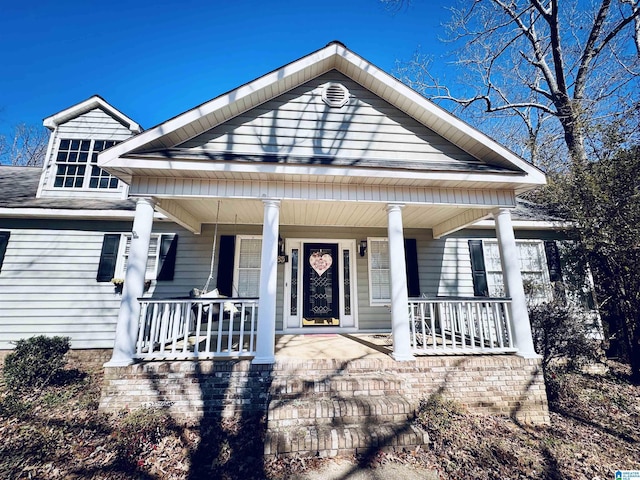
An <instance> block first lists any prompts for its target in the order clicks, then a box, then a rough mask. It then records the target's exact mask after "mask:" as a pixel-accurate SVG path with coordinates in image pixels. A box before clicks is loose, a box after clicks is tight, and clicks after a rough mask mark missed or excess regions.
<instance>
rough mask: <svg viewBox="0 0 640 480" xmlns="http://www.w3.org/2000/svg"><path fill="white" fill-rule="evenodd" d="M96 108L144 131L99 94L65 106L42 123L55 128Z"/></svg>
mask: <svg viewBox="0 0 640 480" xmlns="http://www.w3.org/2000/svg"><path fill="white" fill-rule="evenodd" d="M94 108H101V109H103V110H105V111H106V112H107V113H108V114H109V115H111V116H112V117H114V118H115V119H116V120H118V121H119V122H120V123H122V124H123V125H124V126H125V127H127V128H128V129H129V130H131V131H132V132H133V133H140V132H141V131H142V128H141V127H140V125H138V124H137V123H136V122H134V121H133V120H131V119H130V118H129V117H127V116H126V115H125V114H124V113H122V112H121V111H120V110H118V109H116V108H115V107H113V106H111V105H109V104H108V103H107V102H106V101H105V100H104V99H102V98H100V97H99V96H97V95H94V96H92V97H90V98H88V99H86V100H85V101H83V102H80V103H78V104H76V105H73V106H71V107H69V108H65V109H64V110H62V111H60V112H58V113H56V114H54V115H51V116H50V117H47V118H45V119H44V120H43V121H42V124H43V125H44V126H45V127H47V128H48V129H50V130H54V129H56V128H57V127H58V125H61V124H63V123H66V122H68V121H69V120H71V119H73V118H76V117H78V116H80V115H82V114H83V113H87V112H89V111H91V110H93V109H94Z"/></svg>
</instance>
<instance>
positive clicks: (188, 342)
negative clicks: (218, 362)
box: [135, 298, 258, 360]
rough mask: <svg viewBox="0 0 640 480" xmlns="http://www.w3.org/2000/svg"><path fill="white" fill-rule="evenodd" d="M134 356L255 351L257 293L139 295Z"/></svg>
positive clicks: (231, 354)
mask: <svg viewBox="0 0 640 480" xmlns="http://www.w3.org/2000/svg"><path fill="white" fill-rule="evenodd" d="M139 302H140V306H141V309H140V324H139V330H138V340H137V343H136V354H135V357H136V358H140V359H146V360H150V359H169V358H180V359H184V358H214V357H244V356H252V355H254V354H255V345H256V325H257V320H258V299H257V298H215V299H214V298H206V299H204V298H202V299H199V298H190V299H164V300H161V299H149V298H141V299H139Z"/></svg>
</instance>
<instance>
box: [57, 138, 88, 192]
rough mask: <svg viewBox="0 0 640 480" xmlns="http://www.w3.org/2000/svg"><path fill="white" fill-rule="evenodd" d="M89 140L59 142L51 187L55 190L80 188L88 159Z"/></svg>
mask: <svg viewBox="0 0 640 480" xmlns="http://www.w3.org/2000/svg"><path fill="white" fill-rule="evenodd" d="M90 145H91V141H90V140H61V141H60V147H59V148H58V156H57V158H56V163H57V168H56V176H55V179H54V182H53V185H54V186H55V187H57V188H81V187H82V183H83V181H84V175H85V172H86V164H87V159H88V158H89V153H88V152H89V150H90Z"/></svg>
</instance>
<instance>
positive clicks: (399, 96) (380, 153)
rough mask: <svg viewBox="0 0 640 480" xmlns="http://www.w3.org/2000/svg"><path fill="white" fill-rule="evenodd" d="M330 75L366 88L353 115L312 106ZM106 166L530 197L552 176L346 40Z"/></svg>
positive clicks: (166, 129) (123, 174)
mask: <svg viewBox="0 0 640 480" xmlns="http://www.w3.org/2000/svg"><path fill="white" fill-rule="evenodd" d="M332 75H337V76H339V77H340V79H341V80H345V81H348V82H349V85H351V86H353V87H354V89H355V90H356V91H359V92H361V94H360V95H358V96H356V95H354V98H353V101H354V102H357V103H353V104H352V103H349V104H347V105H346V106H345V107H341V108H344V109H345V111H347V109H349V108H350V105H352V107H351V108H352V109H353V110H352V111H351V114H349V115H347V116H346V117H345V116H344V115H342V116H335V115H334V114H333V112H332V111H326V110H327V109H326V108H325V106H324V105H320V104H319V103H310V102H311V101H312V100H313V101H314V102H315V101H317V90H316V89H317V88H318V87H319V84H314V82H316V81H322V80H326V79H330V78H331V76H332ZM305 100H306V103H305ZM296 103H297V105H295V107H294V109H293V110H292V111H289V110H288V109H287V108H288V107H289V106H292V107H293V106H294V104H296ZM356 105H358V106H359V108H358V109H355V108H354V107H355V106H356ZM313 106H321V107H322V108H323V109H324V110H325V112H324V113H322V111H320V110H314V109H313ZM261 109H263V111H262V112H260V110H261ZM330 110H331V109H330ZM335 110H340V108H336V109H335ZM367 110H369V112H370V113H371V115H367V114H366V111H367ZM360 112H362V114H361V115H360ZM352 114H358V115H357V118H355V121H354V122H351V123H353V127H352V126H351V125H349V122H348V121H346V120H345V118H349V117H350V116H353V115H352ZM309 115H311V116H309ZM366 119H368V120H369V121H370V122H369V123H367V121H366ZM274 120H275V122H274ZM309 122H310V123H309ZM376 122H379V123H378V124H376ZM385 122H390V123H385ZM394 122H395V123H394ZM365 125H366V127H365ZM307 126H310V127H311V128H310V129H307V128H306V127H307ZM294 127H295V128H294ZM394 128H395V130H394ZM360 129H363V130H360ZM372 129H373V130H372ZM319 133H321V135H320V136H319ZM304 135H308V136H304ZM391 139H392V141H390V140H391ZM445 139H446V140H445ZM242 142H244V143H242ZM395 142H397V144H396V143H395ZM389 144H393V146H391V145H389ZM398 162H399V163H398ZM283 164H286V166H283ZM98 165H99V166H100V167H102V168H104V169H106V170H107V171H108V172H110V173H112V174H115V175H118V176H119V177H120V178H121V179H123V180H124V181H126V182H127V183H130V184H133V183H135V182H136V181H138V180H139V181H144V179H150V178H161V177H170V178H206V179H233V180H241V181H244V180H252V181H253V180H256V179H261V180H265V181H274V180H276V179H278V180H280V181H288V180H290V179H291V178H294V177H295V178H297V179H300V180H304V179H305V178H310V177H309V175H313V176H314V177H313V178H314V180H318V181H319V179H320V178H321V179H322V181H324V182H328V183H333V182H335V181H349V182H353V181H356V178H359V179H360V180H358V182H360V181H361V182H364V183H367V182H371V183H375V184H380V183H387V184H394V185H399V184H403V185H404V186H407V187H410V186H416V185H420V186H438V187H454V188H461V187H468V188H500V189H508V190H513V191H514V192H515V193H522V192H525V191H527V190H530V189H531V188H534V187H535V186H536V185H541V184H544V183H545V176H544V173H543V172H542V171H540V170H539V169H537V168H536V167H534V166H532V165H531V164H529V163H527V162H526V161H524V160H523V159H522V158H520V157H518V156H517V155H515V154H514V153H513V152H511V151H510V150H508V149H506V148H504V147H503V146H501V145H500V144H498V143H497V142H495V141H494V140H492V139H490V138H489V137H487V136H486V135H484V134H483V133H481V132H479V131H478V130H475V129H474V128H473V127H471V126H469V125H468V124H466V123H464V122H463V121H461V120H460V119H458V118H456V117H455V116H453V115H452V114H450V113H449V112H447V111H445V110H444V109H442V108H440V107H438V106H437V105H435V104H434V103H433V102H431V101H429V100H428V99H426V98H425V97H424V96H422V95H420V94H419V93H418V92H416V91H415V90H412V89H411V88H409V87H408V86H406V85H404V84H402V83H401V82H400V81H398V80H397V79H395V78H393V77H392V76H391V75H389V74H387V73H385V72H383V71H382V70H380V69H378V68H377V67H376V66H375V65H373V64H371V63H369V62H367V61H366V60H365V59H363V58H362V57H360V56H358V55H357V54H355V53H353V52H352V51H350V50H348V49H347V48H346V47H345V46H344V45H342V44H340V43H339V42H331V43H330V44H328V45H327V46H326V47H324V48H322V49H320V50H317V51H315V52H312V53H310V54H309V55H307V56H305V57H302V58H300V59H298V60H295V61H293V62H291V63H289V64H287V65H284V66H282V67H280V68H279V69H276V70H274V71H272V72H269V73H267V74H265V75H263V76H262V77H259V78H257V79H255V80H253V81H251V82H249V83H247V84H245V85H242V86H240V87H238V88H236V89H234V90H232V91H229V92H226V93H223V94H222V95H219V96H218V97H215V98H214V99H212V100H210V101H208V102H205V103H203V104H201V105H198V106H196V107H194V108H192V109H191V110H188V111H186V112H185V113H183V114H181V115H178V116H176V117H174V118H171V119H169V120H167V121H166V122H164V123H162V124H160V125H157V126H156V127H154V128H152V129H150V130H148V131H146V132H143V133H141V134H140V135H137V136H135V137H134V138H132V139H130V140H128V141H126V142H123V143H122V144H120V145H116V146H115V147H113V148H111V149H109V150H107V151H105V152H104V153H102V154H100V156H99V158H98ZM345 167H346V168H345ZM360 167H371V168H360Z"/></svg>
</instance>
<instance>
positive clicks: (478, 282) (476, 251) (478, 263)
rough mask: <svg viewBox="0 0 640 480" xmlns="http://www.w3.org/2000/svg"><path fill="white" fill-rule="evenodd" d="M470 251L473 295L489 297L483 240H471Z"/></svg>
mask: <svg viewBox="0 0 640 480" xmlns="http://www.w3.org/2000/svg"><path fill="white" fill-rule="evenodd" d="M469 253H470V254H471V274H472V276H473V295H474V296H476V297H488V296H489V287H488V286H487V271H486V269H485V267H484V255H483V254H482V240H469Z"/></svg>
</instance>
